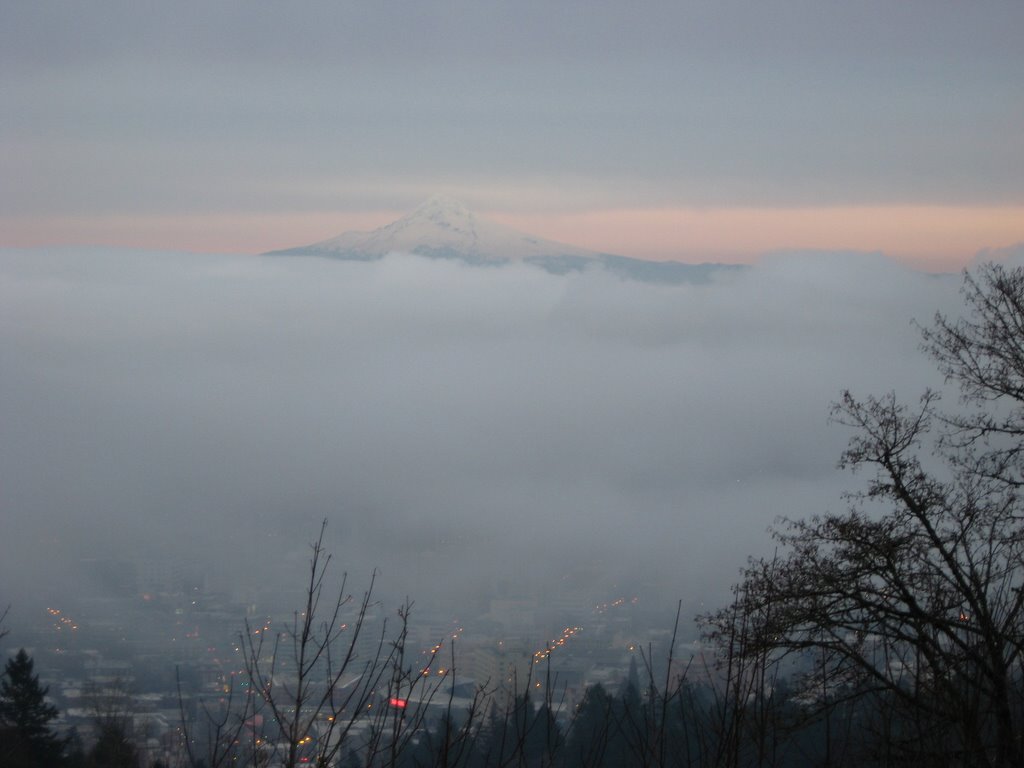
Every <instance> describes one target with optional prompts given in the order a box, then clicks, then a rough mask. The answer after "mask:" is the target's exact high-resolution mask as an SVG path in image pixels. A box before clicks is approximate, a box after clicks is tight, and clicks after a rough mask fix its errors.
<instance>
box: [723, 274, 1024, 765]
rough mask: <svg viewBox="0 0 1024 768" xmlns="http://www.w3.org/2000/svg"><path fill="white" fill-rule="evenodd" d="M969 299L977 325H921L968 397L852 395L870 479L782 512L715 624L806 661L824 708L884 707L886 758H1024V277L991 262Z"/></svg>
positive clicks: (848, 400) (852, 451)
mask: <svg viewBox="0 0 1024 768" xmlns="http://www.w3.org/2000/svg"><path fill="white" fill-rule="evenodd" d="M963 295H964V298H965V302H966V312H965V315H964V318H963V319H961V320H956V321H953V320H949V319H947V318H945V317H943V316H941V315H939V316H937V317H936V320H935V325H934V327H933V328H931V329H927V330H925V331H924V332H923V335H924V349H925V351H926V352H928V353H929V354H930V355H931V356H932V357H933V358H934V359H935V360H936V362H937V364H938V368H939V371H940V372H941V373H942V374H943V375H944V376H945V378H946V382H947V383H948V384H953V385H956V386H958V387H959V389H960V394H961V404H960V408H959V409H957V410H955V411H954V412H952V413H946V412H943V411H942V410H940V409H939V395H938V394H936V393H935V392H932V391H928V392H925V393H924V395H923V396H922V397H921V398H920V400H919V401H918V402H917V403H916V404H914V405H905V404H902V403H900V402H899V401H898V400H897V399H896V397H895V395H894V394H888V395H885V396H883V397H871V398H866V399H863V400H862V399H858V398H855V397H854V396H853V395H851V394H850V393H845V394H844V395H843V398H842V400H841V401H840V402H839V403H838V404H837V405H836V406H835V408H834V412H833V416H834V418H835V420H836V421H838V422H840V423H842V424H844V425H847V426H850V427H852V428H853V430H854V435H853V437H852V439H851V440H850V443H849V446H848V448H847V450H846V452H845V453H844V454H843V456H842V459H841V462H840V466H842V467H846V468H849V469H853V470H860V471H865V472H867V473H868V478H867V484H866V487H865V488H864V489H863V490H862V491H860V492H858V493H855V494H851V495H850V496H849V499H850V501H851V506H850V509H849V510H848V511H847V512H845V513H841V514H828V515H822V516H819V517H815V518H812V519H809V520H792V521H784V522H783V523H782V525H781V526H780V527H779V528H778V529H777V530H776V531H775V532H774V536H775V538H776V540H777V541H778V544H779V552H778V554H777V556H775V557H773V558H772V559H769V560H755V561H752V562H751V564H750V566H749V567H748V568H747V569H746V570H745V572H744V577H743V580H742V582H741V583H740V584H739V585H738V586H737V587H736V589H735V595H736V604H735V606H734V607H733V608H731V609H730V610H729V611H728V612H722V613H719V614H718V615H717V616H714V617H711V620H710V622H709V626H710V627H711V628H712V632H711V634H712V635H713V636H717V637H718V638H719V639H720V640H722V641H723V642H725V643H727V644H728V646H729V648H728V652H729V653H731V654H732V657H736V658H739V657H743V658H747V657H753V656H759V657H761V658H766V657H768V656H770V655H771V654H774V655H775V658H776V659H780V658H782V657H783V656H787V657H789V658H790V659H792V658H793V657H794V656H801V657H802V658H803V659H804V660H805V665H804V683H805V686H804V688H805V691H804V699H805V700H806V701H813V702H815V703H816V704H817V705H818V706H819V707H821V709H822V710H825V711H827V710H828V708H829V707H831V706H833V705H835V704H836V703H837V702H841V701H843V700H848V699H850V698H851V697H858V698H861V699H870V700H873V701H874V702H875V707H876V711H877V712H879V713H883V712H884V716H881V715H880V717H879V718H878V720H880V721H881V720H884V721H885V727H886V729H887V733H888V735H887V736H885V737H884V739H885V740H886V741H887V743H886V744H885V749H886V752H887V754H888V755H889V756H890V758H889V759H892V760H902V761H905V762H907V763H913V764H915V765H924V764H934V765H947V764H957V765H983V766H1021V765H1024V748H1022V745H1024V726H1022V707H1021V705H1022V702H1024V680H1022V661H1024V659H1022V653H1024V500H1022V499H1021V498H1020V496H1019V493H1020V487H1021V485H1022V484H1024V480H1022V478H1024V473H1022V468H1024V270H1022V269H1015V270H1010V271H1008V270H1006V269H1004V268H1002V267H1000V266H994V265H989V266H986V267H983V268H981V269H980V270H979V271H978V273H977V274H976V275H975V276H971V275H968V276H966V277H965V284H964V290H963ZM737 610H738V612H739V615H740V616H741V617H742V627H743V630H742V631H741V632H736V631H734V627H735V626H736V623H735V621H734V619H735V616H734V615H733V613H734V612H735V611H737Z"/></svg>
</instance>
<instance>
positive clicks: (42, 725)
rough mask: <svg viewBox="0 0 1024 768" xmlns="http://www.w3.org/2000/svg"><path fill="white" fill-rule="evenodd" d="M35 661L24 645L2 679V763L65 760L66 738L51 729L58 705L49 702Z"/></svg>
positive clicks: (47, 763) (54, 763)
mask: <svg viewBox="0 0 1024 768" xmlns="http://www.w3.org/2000/svg"><path fill="white" fill-rule="evenodd" d="M33 667H34V662H33V661H32V658H31V657H30V656H29V655H28V654H27V653H25V649H24V648H22V649H21V650H20V651H18V654H17V655H16V656H15V657H14V658H13V659H9V660H8V661H7V666H6V667H5V668H4V674H3V677H2V679H0V762H2V763H3V764H4V765H19V766H22V765H23V766H37V765H38V766H53V765H57V764H58V763H60V762H61V760H62V757H63V752H64V745H65V740H64V739H61V738H59V737H58V736H57V735H56V734H55V733H54V732H53V731H52V730H51V729H50V722H51V721H52V720H54V719H55V718H56V717H57V708H56V707H54V706H53V705H52V704H47V703H46V693H47V691H48V690H49V688H45V687H42V686H40V685H39V676H38V675H35V674H33Z"/></svg>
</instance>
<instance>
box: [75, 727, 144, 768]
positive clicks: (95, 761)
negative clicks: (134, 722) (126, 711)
mask: <svg viewBox="0 0 1024 768" xmlns="http://www.w3.org/2000/svg"><path fill="white" fill-rule="evenodd" d="M139 763H140V761H139V752H138V750H137V749H136V747H135V745H134V744H133V743H132V742H131V740H129V738H128V734H127V731H126V728H125V726H124V725H123V724H122V723H120V722H117V721H110V722H106V723H103V724H101V725H100V735H99V739H98V740H97V741H96V744H95V745H94V746H93V748H92V749H91V750H90V751H89V757H88V760H87V761H86V765H87V766H88V767H89V768H139Z"/></svg>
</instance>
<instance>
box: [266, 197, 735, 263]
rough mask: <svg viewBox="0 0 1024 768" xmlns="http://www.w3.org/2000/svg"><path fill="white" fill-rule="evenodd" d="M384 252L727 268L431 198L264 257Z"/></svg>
mask: <svg viewBox="0 0 1024 768" xmlns="http://www.w3.org/2000/svg"><path fill="white" fill-rule="evenodd" d="M389 253H411V254H416V255H419V256H425V257H427V258H435V259H457V260H459V261H464V262H467V263H470V264H504V263H507V262H512V261H525V262H528V263H531V264H535V265H537V266H540V267H542V268H544V269H546V270H547V271H549V272H553V273H556V274H565V273H567V272H578V271H582V270H584V269H587V268H590V267H601V268H604V269H606V270H608V271H610V272H614V273H616V274H619V275H620V276H622V277H627V278H631V279H638V280H644V281H648V282H670V283H680V282H706V281H707V280H709V279H710V277H711V275H712V273H714V272H716V271H718V270H720V269H729V268H730V267H729V266H727V265H718V264H681V263H679V262H671V261H670V262H657V261H643V260H640V259H630V258H627V257H625V256H614V255H612V254H608V253H598V252H596V251H590V250H587V249H585V248H577V247H575V246H572V245H566V244H565V243H559V242H555V241H553V240H545V239H543V238H540V237H534V236H533V235H528V234H525V233H523V232H519V231H518V230H515V229H512V228H511V227H506V226H503V225H501V224H498V223H496V222H493V221H489V220H487V219H484V218H481V217H479V216H477V215H476V214H475V213H473V212H472V211H470V210H469V209H468V208H466V206H465V205H463V204H462V203H460V202H458V201H456V200H452V199H450V198H446V197H441V196H435V197H431V198H430V199H428V200H427V201H426V202H424V203H422V204H420V205H419V207H417V208H416V209H415V210H414V211H412V213H410V214H408V215H406V216H403V217H402V218H400V219H398V220H397V221H393V222H392V223H390V224H388V225H386V226H383V227H379V228H378V229H375V230H373V231H372V232H345V233H344V234H341V235H338V236H337V237H332V238H330V239H328V240H322V241H320V242H318V243H312V244H310V245H303V246H298V247H296V248H287V249H284V250H278V251H270V252H268V253H266V254H264V255H267V256H321V257H326V258H332V259H341V260H345V261H375V260H377V259H381V258H383V257H384V256H386V255H388V254H389Z"/></svg>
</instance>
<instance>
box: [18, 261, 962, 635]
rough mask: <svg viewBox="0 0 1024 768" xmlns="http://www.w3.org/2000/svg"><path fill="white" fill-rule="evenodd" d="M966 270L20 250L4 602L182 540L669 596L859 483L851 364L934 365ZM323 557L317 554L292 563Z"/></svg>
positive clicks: (363, 572)
mask: <svg viewBox="0 0 1024 768" xmlns="http://www.w3.org/2000/svg"><path fill="white" fill-rule="evenodd" d="M959 285H960V280H959V278H958V277H957V276H955V275H945V276H933V275H925V274H922V273H918V272H914V271H911V270H910V269H908V268H906V267H903V266H900V265H898V264H895V263H893V262H890V261H888V260H887V259H885V258H883V257H881V256H877V255H867V254H776V255H773V256H770V257H766V258H764V259H763V260H762V262H761V263H760V264H758V265H756V266H754V267H752V268H750V269H748V270H745V271H742V272H739V273H734V274H729V275H728V276H723V277H722V278H721V279H720V280H717V281H714V282H712V283H711V284H709V285H682V286H665V285H652V284H644V283H638V282H626V281H623V280H620V279H618V278H616V277H613V276H611V275H608V274H605V273H603V272H601V271H592V272H585V273H582V274H572V275H564V276H555V275H551V274H548V273H546V272H543V271H541V270H539V269H535V268H532V267H529V266H526V265H515V264H513V265H508V266H502V267H494V268H480V267H470V266H466V265H463V264H459V263H455V262H446V261H431V260H426V259H421V258H416V257H411V256H403V255H393V256H390V257H388V258H386V259H384V260H382V261H379V262H373V263H351V262H350V263H339V262H332V261H328V260H318V259H304V258H271V257H243V256H222V255H194V254H179V253H154V252H136V251H113V250H109V249H83V248H77V249H60V250H52V249H51V250H7V251H3V252H2V253H0V370H2V377H0V424H2V429H3V434H4V438H3V440H2V441H0V506H2V509H0V520H2V523H0V525H2V529H3V534H2V536H0V579H2V584H3V591H2V592H0V601H2V602H3V603H5V604H6V603H10V604H11V606H12V614H11V619H9V620H13V621H18V620H28V619H29V618H30V617H31V616H32V615H34V613H35V612H37V611H39V610H41V609H42V608H41V607H42V606H43V605H45V604H49V603H50V602H53V601H60V600H65V601H66V600H70V599H73V598H74V596H75V595H76V593H77V592H78V591H81V590H89V589H96V588H97V587H96V585H93V584H90V583H88V578H87V576H86V574H85V571H84V570H83V567H82V563H83V562H84V561H88V560H97V559H98V560H105V559H107V560H118V561H126V562H131V563H135V564H136V565H137V567H138V568H140V569H142V570H143V571H144V570H146V569H147V568H157V567H161V564H166V563H169V562H187V563H189V564H191V565H190V567H194V568H197V569H199V570H201V571H202V573H203V577H204V579H205V580H206V583H207V585H208V586H209V587H210V588H211V589H214V588H215V589H221V590H224V591H227V592H230V593H233V594H238V595H242V596H244V597H246V598H247V599H253V600H256V599H259V595H260V594H261V591H263V590H271V589H274V588H277V587H278V586H279V585H284V584H293V583H297V577H298V575H299V574H300V572H301V569H302V567H303V563H304V561H305V559H306V557H307V555H308V543H309V542H310V541H311V540H312V539H313V538H314V537H315V535H316V532H317V530H318V527H319V523H320V521H321V520H322V519H327V520H328V521H329V522H328V545H329V548H330V549H331V551H332V552H333V553H334V557H335V564H336V566H337V569H338V570H337V572H338V573H340V572H341V571H342V570H345V571H348V572H349V573H350V575H351V578H352V579H353V580H354V581H355V583H366V582H367V581H368V578H369V576H370V574H371V572H372V571H373V570H374V569H377V570H378V571H379V577H378V579H379V582H378V583H379V587H380V589H381V590H382V593H383V594H385V595H388V596H404V595H408V596H410V597H411V598H412V599H414V600H416V601H417V603H418V604H420V605H423V606H424V607H425V608H426V609H429V610H441V611H454V610H456V606H459V605H465V601H466V600H472V599H486V598H487V597H488V596H492V595H497V594H512V595H514V594H527V593H535V592H536V591H537V590H543V589H546V588H547V587H545V585H548V584H557V583H560V580H561V581H564V580H566V579H570V580H571V579H574V578H577V577H579V574H584V575H585V578H586V580H587V581H588V582H589V583H590V584H591V586H592V588H593V591H594V593H595V594H598V593H604V594H607V595H608V596H609V597H616V596H618V595H619V594H620V593H622V594H635V595H637V596H638V597H639V599H640V600H642V601H646V603H647V604H648V605H651V606H655V607H656V609H658V610H661V607H662V606H664V610H665V612H666V621H668V620H669V619H670V615H671V611H672V606H674V605H675V602H676V601H677V600H682V601H683V602H684V604H685V605H686V606H687V607H688V608H689V607H691V606H699V605H700V604H701V603H705V604H708V605H709V606H714V605H715V604H717V603H718V602H720V601H722V600H724V599H726V597H727V595H728V588H729V585H730V584H731V583H732V582H733V581H735V580H736V576H737V573H738V570H739V569H740V568H741V567H742V565H743V564H744V562H745V560H746V558H747V556H748V555H753V554H762V553H765V552H767V551H769V548H770V547H771V546H772V544H771V542H770V539H769V537H768V535H767V534H766V529H767V528H768V526H770V525H771V524H772V523H773V522H774V521H775V520H776V519H777V517H778V516H780V515H784V516H789V517H801V516H805V515H810V514H815V513H822V512H826V511H829V510H833V511H836V510H839V509H841V508H842V507H843V506H844V504H845V502H844V501H843V500H842V498H841V494H842V492H843V491H844V490H846V489H850V488H854V487H856V484H857V483H858V482H862V481H863V478H860V479H858V478H856V477H850V476H848V475H847V474H845V473H843V472H840V471H839V470H837V469H836V461H837V459H838V458H839V454H840V452H841V451H842V448H843V446H844V445H845V442H846V440H847V439H848V437H849V434H848V433H847V432H846V431H845V430H844V428H843V427H841V426H839V425H836V424H830V423H829V419H828V412H829V405H830V403H831V402H832V401H834V400H836V399H837V398H838V397H839V395H840V393H841V392H842V390H843V389H846V388H849V389H851V390H852V391H853V392H854V393H855V394H860V395H865V394H869V393H881V392H885V391H888V390H891V389H892V390H895V391H896V393H897V395H898V396H900V397H902V398H903V399H905V400H913V399H915V398H916V397H917V395H918V394H919V392H920V391H921V390H922V389H923V388H924V387H925V386H929V385H931V386H934V385H937V384H938V385H941V380H940V379H938V377H937V375H936V374H935V373H934V369H933V368H932V366H931V364H930V363H929V361H928V360H927V359H926V358H925V357H924V355H923V354H922V353H921V352H920V351H919V350H918V344H919V332H918V330H917V329H916V328H915V326H914V325H913V324H912V322H911V321H912V320H913V319H916V320H917V321H919V322H921V323H924V324H927V323H928V322H929V321H930V319H931V317H932V315H933V314H934V312H935V311H937V310H942V311H945V312H949V313H952V314H956V312H957V310H958V305H959V302H958V288H959ZM299 586H301V584H299Z"/></svg>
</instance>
